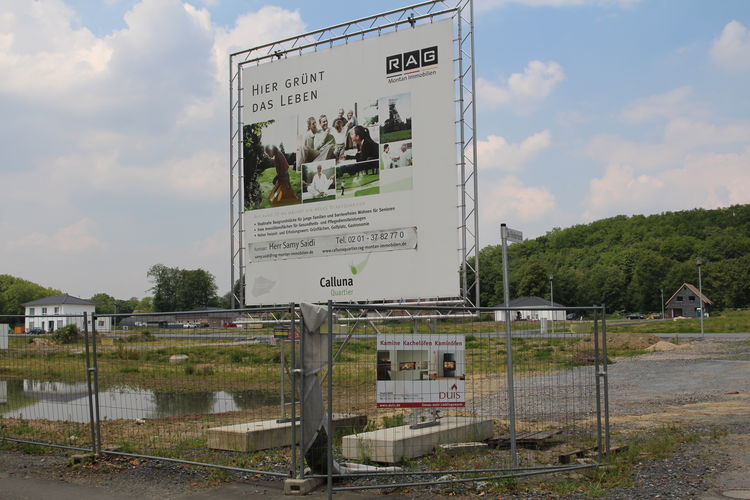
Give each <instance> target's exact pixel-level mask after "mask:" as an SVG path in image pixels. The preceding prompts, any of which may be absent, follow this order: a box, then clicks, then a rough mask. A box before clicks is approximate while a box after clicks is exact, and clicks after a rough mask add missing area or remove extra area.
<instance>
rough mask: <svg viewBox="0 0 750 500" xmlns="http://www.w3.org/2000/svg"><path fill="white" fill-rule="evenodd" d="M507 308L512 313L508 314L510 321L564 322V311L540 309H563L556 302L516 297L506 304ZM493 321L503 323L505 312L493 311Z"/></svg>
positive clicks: (537, 298) (500, 305)
mask: <svg viewBox="0 0 750 500" xmlns="http://www.w3.org/2000/svg"><path fill="white" fill-rule="evenodd" d="M504 306H505V304H498V305H497V306H496V307H504ZM508 307H512V308H513V311H511V313H510V319H511V320H526V321H541V320H547V321H565V316H566V313H567V311H565V310H557V311H552V310H550V309H547V310H544V309H541V308H545V307H565V306H564V305H562V304H558V303H557V302H554V303H550V301H549V300H545V299H543V298H541V297H518V298H515V299H513V300H511V301H510V302H509V303H508ZM532 308H533V309H532ZM495 321H505V311H495Z"/></svg>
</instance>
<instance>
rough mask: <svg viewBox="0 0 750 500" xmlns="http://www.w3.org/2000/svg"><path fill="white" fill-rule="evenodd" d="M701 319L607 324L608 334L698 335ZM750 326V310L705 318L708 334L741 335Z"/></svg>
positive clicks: (727, 312)
mask: <svg viewBox="0 0 750 500" xmlns="http://www.w3.org/2000/svg"><path fill="white" fill-rule="evenodd" d="M700 321H701V320H700V318H690V319H680V320H664V321H656V322H651V323H640V324H636V325H631V324H628V323H619V324H615V325H611V324H607V332H627V333H653V332H658V333H698V332H700V331H701V324H700ZM748 325H750V310H747V309H744V310H738V311H723V312H721V313H714V314H713V315H712V316H711V317H709V318H703V331H704V332H706V333H739V332H746V331H747V329H748Z"/></svg>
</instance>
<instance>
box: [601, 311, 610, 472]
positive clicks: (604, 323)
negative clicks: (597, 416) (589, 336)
mask: <svg viewBox="0 0 750 500" xmlns="http://www.w3.org/2000/svg"><path fill="white" fill-rule="evenodd" d="M602 353H603V354H604V366H603V367H602V379H603V382H604V449H605V450H606V452H607V458H609V375H608V373H607V369H608V368H607V360H608V359H609V357H608V354H607V307H606V306H605V305H604V304H602Z"/></svg>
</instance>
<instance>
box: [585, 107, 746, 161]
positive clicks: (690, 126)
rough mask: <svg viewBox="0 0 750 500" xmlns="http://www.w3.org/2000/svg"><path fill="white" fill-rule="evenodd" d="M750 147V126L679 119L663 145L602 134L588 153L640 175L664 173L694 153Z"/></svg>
mask: <svg viewBox="0 0 750 500" xmlns="http://www.w3.org/2000/svg"><path fill="white" fill-rule="evenodd" d="M746 143H750V123H736V124H730V125H714V124H711V123H707V122H705V121H700V120H693V119H690V118H675V119H673V120H670V121H669V122H668V123H667V125H666V126H665V128H664V133H663V137H662V141H661V142H656V143H643V142H636V141H632V140H627V139H623V138H621V137H617V136H613V135H608V134H600V135H597V136H595V137H593V138H592V139H591V141H590V142H589V145H588V146H587V148H586V153H587V154H588V155H589V156H590V157H591V158H592V159H593V160H595V161H599V162H602V163H605V164H607V165H627V166H629V167H631V168H634V169H635V170H636V171H648V170H664V169H667V168H670V167H672V166H674V165H676V164H678V163H680V162H681V161H682V160H684V158H685V157H686V155H688V153H690V152H691V151H700V150H701V149H705V148H711V149H714V150H716V148H720V147H724V148H726V147H729V146H733V145H734V146H736V145H743V144H746Z"/></svg>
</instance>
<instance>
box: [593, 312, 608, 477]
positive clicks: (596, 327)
mask: <svg viewBox="0 0 750 500" xmlns="http://www.w3.org/2000/svg"><path fill="white" fill-rule="evenodd" d="M598 314H599V309H594V379H595V380H596V453H597V457H598V459H599V462H600V463H601V461H602V401H601V398H602V396H601V387H600V386H601V381H600V380H599V378H600V377H599V316H598ZM604 362H605V363H606V360H605V361H604Z"/></svg>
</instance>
